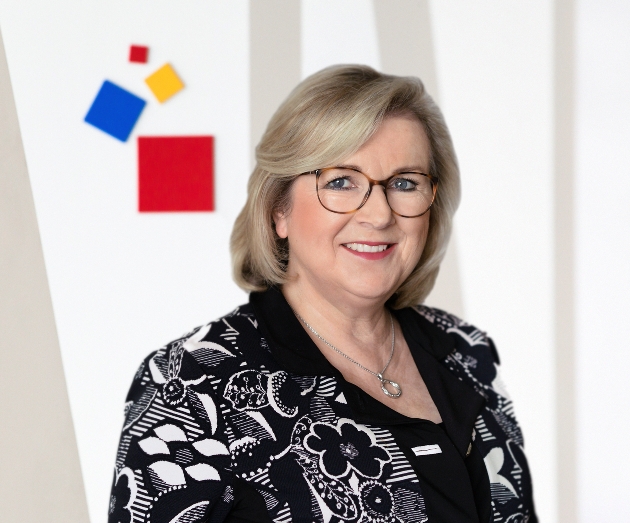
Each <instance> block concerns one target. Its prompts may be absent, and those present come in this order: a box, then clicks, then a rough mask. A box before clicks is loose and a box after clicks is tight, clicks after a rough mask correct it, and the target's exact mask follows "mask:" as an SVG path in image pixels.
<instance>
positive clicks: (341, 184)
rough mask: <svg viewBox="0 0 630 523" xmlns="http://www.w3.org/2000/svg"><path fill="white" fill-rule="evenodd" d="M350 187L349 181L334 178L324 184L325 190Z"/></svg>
mask: <svg viewBox="0 0 630 523" xmlns="http://www.w3.org/2000/svg"><path fill="white" fill-rule="evenodd" d="M350 187H352V184H351V183H350V180H348V179H347V178H335V179H334V180H331V181H329V182H328V183H327V184H326V188H327V189H337V190H339V189H349V188H350Z"/></svg>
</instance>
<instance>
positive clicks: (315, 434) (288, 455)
mask: <svg viewBox="0 0 630 523" xmlns="http://www.w3.org/2000/svg"><path fill="white" fill-rule="evenodd" d="M393 313H394V315H395V316H396V318H397V320H398V321H399V323H400V325H401V327H402V329H403V333H404V336H405V339H406V341H407V344H408V345H409V347H410V350H411V351H412V355H413V357H414V359H415V361H416V364H417V365H418V369H419V370H420V371H421V374H422V376H423V379H424V381H425V383H426V385H427V388H428V390H429V392H430V393H431V396H432V398H433V400H434V402H435V404H436V406H437V407H438V410H439V411H440V414H441V416H442V419H443V426H444V430H445V432H446V434H447V435H448V438H449V440H450V442H452V445H453V446H454V448H455V449H456V451H457V453H458V455H459V456H460V458H459V459H460V461H463V463H464V464H465V467H466V470H467V471H468V476H467V481H468V478H470V483H471V485H472V492H473V494H474V506H476V511H477V514H476V515H475V521H480V522H482V523H488V522H505V523H526V522H528V523H535V522H537V519H536V515H535V511H534V506H533V500H532V490H531V481H530V475H529V471H528V466H527V461H526V459H525V455H524V452H523V436H522V434H521V430H520V428H519V426H518V424H517V422H516V419H515V417H514V411H513V407H512V402H511V401H510V399H509V397H508V395H507V394H506V392H505V389H504V387H503V385H502V383H501V381H500V378H499V376H498V373H497V369H498V356H497V354H496V350H495V348H494V345H493V343H492V341H491V340H490V339H489V338H488V337H487V336H486V334H485V333H483V332H482V331H480V330H478V329H476V328H475V327H473V326H471V325H468V324H466V323H464V322H463V321H461V320H459V319H458V318H456V317H454V316H452V315H450V314H447V313H445V312H443V311H440V310H438V309H434V308H430V307H426V306H417V307H415V308H407V309H402V310H398V311H393ZM387 411H389V409H384V407H383V405H382V404H380V402H378V401H376V400H375V399H373V398H371V397H370V396H368V395H367V394H365V393H363V392H362V391H361V390H360V389H358V388H357V387H355V386H354V385H352V384H350V383H348V382H346V381H345V380H344V379H343V377H342V376H341V374H340V373H339V372H338V371H337V370H336V369H335V368H334V367H332V366H331V365H330V364H329V363H328V361H327V360H326V358H325V357H324V356H323V355H322V354H321V352H320V351H319V350H318V349H317V347H316V346H315V345H314V344H313V342H312V341H311V339H310V338H309V337H308V335H307V334H306V332H305V331H304V329H303V328H302V326H301V324H300V323H299V321H298V320H297V319H296V318H295V316H294V315H293V313H292V311H291V309H290V308H289V306H288V304H287V303H286V301H285V300H284V298H283V297H282V294H281V293H280V292H279V291H278V290H277V289H270V290H269V291H266V292H264V293H253V294H252V295H251V297H250V302H249V303H248V304H246V305H243V306H241V307H239V308H237V309H236V310H235V311H233V312H232V313H230V314H228V315H227V316H225V317H223V318H221V319H219V320H216V321H213V322H210V323H208V324H206V325H203V326H202V327H198V328H196V329H195V330H193V331H192V332H190V333H189V334H186V335H185V336H183V337H181V338H179V339H177V340H174V341H173V342H171V343H169V344H167V345H166V346H165V347H162V348H161V349H159V350H158V351H156V352H154V353H153V354H151V355H150V356H148V357H147V358H146V359H145V361H144V362H143V363H142V365H141V366H140V368H139V369H138V371H137V373H136V375H135V377H134V380H133V384H132V386H131V389H130V391H129V395H128V397H127V403H126V405H125V421H124V425H123V429H122V435H121V439H120V445H119V449H118V454H117V458H116V467H115V473H114V480H113V486H112V495H111V499H110V507H109V522H110V523H119V522H124V523H130V522H137V523H139V522H143V523H194V522H197V521H199V522H202V521H203V522H205V521H209V522H217V523H219V522H224V521H225V522H246V521H260V522H263V521H264V522H271V521H273V522H276V523H288V522H291V521H293V522H308V523H312V522H325V523H331V522H332V523H337V522H348V523H364V522H367V523H370V522H372V523H377V522H379V523H380V522H382V523H423V522H428V523H434V522H437V521H443V520H444V519H439V518H437V517H434V514H432V511H431V499H430V491H429V490H427V488H425V487H424V486H423V483H422V481H420V480H419V477H420V476H421V474H419V472H421V471H422V467H423V463H424V462H423V461H422V460H423V459H427V458H426V456H423V455H424V454H431V453H433V452H434V451H432V450H431V448H432V447H435V446H431V445H425V446H423V447H422V446H420V447H418V446H416V447H414V442H413V441H410V438H409V437H408V436H407V435H406V434H408V433H407V432H406V427H407V425H406V423H412V422H417V421H418V420H413V419H411V418H406V417H404V416H402V415H398V414H396V413H395V412H394V411H389V412H387ZM425 423H426V422H425ZM420 448H421V449H424V450H421V451H420V452H419V451H418V449H420ZM427 449H428V450H427ZM453 518H455V516H453ZM451 521H461V520H458V519H456V518H455V519H451ZM466 521H469V520H468V519H467V520H466Z"/></svg>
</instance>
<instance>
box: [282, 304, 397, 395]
mask: <svg viewBox="0 0 630 523" xmlns="http://www.w3.org/2000/svg"><path fill="white" fill-rule="evenodd" d="M293 314H295V315H296V316H297V317H298V318H299V319H300V321H301V322H302V323H303V324H304V325H306V327H307V328H308V329H309V330H310V331H311V332H312V333H313V334H315V336H317V337H318V338H319V339H320V340H322V341H323V342H324V343H325V344H326V345H328V346H329V347H330V348H331V349H332V350H334V351H335V352H336V353H338V354H341V355H342V356H343V357H344V358H346V359H347V360H349V361H351V362H352V363H354V364H355V365H357V366H358V367H360V368H361V369H363V370H364V371H366V372H369V373H370V374H372V375H373V376H376V377H377V378H378V380H379V381H380V382H381V390H382V391H383V394H385V395H386V396H388V397H390V398H400V396H401V395H402V389H401V388H400V385H398V383H396V382H395V381H392V380H388V379H385V378H384V377H383V374H385V371H386V370H387V367H389V364H390V363H391V361H392V357H393V356H394V345H395V344H396V330H395V329H394V318H393V317H392V315H391V314H390V315H389V321H390V322H391V326H392V350H391V352H390V353H389V359H388V360H387V363H386V364H385V367H384V368H383V370H382V371H381V372H374V371H373V370H370V369H368V368H367V367H364V366H363V365H361V364H360V363H359V362H358V361H356V360H353V359H352V358H351V357H350V356H348V355H347V354H344V353H343V352H341V351H340V350H339V349H338V348H337V347H335V346H334V345H333V344H332V343H330V342H328V341H327V340H325V339H324V338H323V337H322V336H321V335H320V334H319V333H318V332H317V331H316V330H315V329H314V328H313V327H311V326H310V325H309V324H308V323H307V322H306V320H305V319H304V318H302V316H300V315H299V314H298V313H297V312H295V311H293ZM387 385H389V386H390V387H393V388H394V390H395V391H396V392H390V391H388V390H387Z"/></svg>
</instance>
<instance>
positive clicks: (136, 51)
mask: <svg viewBox="0 0 630 523" xmlns="http://www.w3.org/2000/svg"><path fill="white" fill-rule="evenodd" d="M148 58H149V48H148V47H147V46H145V45H132V46H131V47H130V48H129V61H130V62H138V63H140V64H146V63H147V60H148Z"/></svg>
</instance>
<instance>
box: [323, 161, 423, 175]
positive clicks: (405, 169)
mask: <svg viewBox="0 0 630 523" xmlns="http://www.w3.org/2000/svg"><path fill="white" fill-rule="evenodd" d="M335 168H336V169H352V170H353V171H359V172H364V171H363V169H361V167H359V166H358V165H353V164H346V163H342V164H339V165H335ZM409 172H418V173H424V172H425V169H424V168H422V167H420V166H419V165H406V166H404V167H399V168H398V169H394V171H392V176H393V175H394V174H400V173H409ZM365 174H368V173H365Z"/></svg>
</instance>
